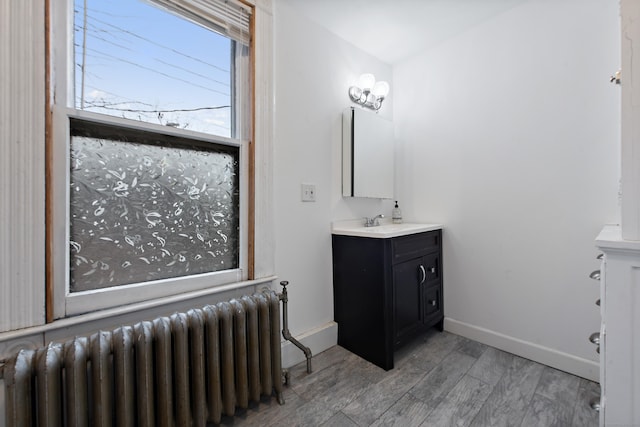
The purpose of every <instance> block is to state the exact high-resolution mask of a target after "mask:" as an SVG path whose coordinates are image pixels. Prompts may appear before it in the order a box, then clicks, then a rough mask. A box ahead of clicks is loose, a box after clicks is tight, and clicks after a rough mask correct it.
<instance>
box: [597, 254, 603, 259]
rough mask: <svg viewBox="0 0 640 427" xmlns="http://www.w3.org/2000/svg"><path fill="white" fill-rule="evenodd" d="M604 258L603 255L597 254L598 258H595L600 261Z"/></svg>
mask: <svg viewBox="0 0 640 427" xmlns="http://www.w3.org/2000/svg"><path fill="white" fill-rule="evenodd" d="M602 258H604V254H598V256H597V257H596V259H602Z"/></svg>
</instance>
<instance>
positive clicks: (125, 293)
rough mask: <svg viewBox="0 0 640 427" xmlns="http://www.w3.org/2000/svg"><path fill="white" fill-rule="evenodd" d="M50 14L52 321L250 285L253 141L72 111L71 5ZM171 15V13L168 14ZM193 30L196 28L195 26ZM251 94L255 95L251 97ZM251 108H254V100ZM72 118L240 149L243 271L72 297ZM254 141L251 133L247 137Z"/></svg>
mask: <svg viewBox="0 0 640 427" xmlns="http://www.w3.org/2000/svg"><path fill="white" fill-rule="evenodd" d="M55 6H56V7H52V8H51V15H52V16H51V22H52V24H51V28H52V31H51V48H52V51H51V67H52V69H51V82H52V84H51V92H52V93H51V98H50V99H52V101H53V105H52V107H51V109H52V119H53V120H52V123H53V131H52V136H51V144H52V149H51V158H50V179H51V180H52V181H51V187H50V188H51V190H52V194H49V195H48V197H52V198H53V200H54V201H53V202H50V203H49V206H51V212H50V215H51V220H50V225H51V227H52V228H53V230H52V233H51V234H50V235H51V236H52V242H51V245H52V248H51V251H50V253H51V256H50V261H51V263H52V265H51V266H50V268H51V269H52V274H51V276H50V277H51V279H52V284H50V286H49V289H51V290H52V295H50V296H49V298H52V299H53V301H52V304H51V303H50V305H49V306H50V307H51V308H52V315H53V316H52V317H53V319H58V318H63V317H68V316H73V315H77V314H81V313H87V312H93V311H96V310H102V309H107V308H111V307H115V306H120V305H125V304H132V303H136V302H142V301H148V300H151V299H156V298H161V297H167V296H171V295H178V294H183V293H185V292H192V291H199V290H203V289H208V288H212V287H219V286H223V285H229V284H233V283H238V282H241V281H244V280H247V279H248V247H249V242H248V225H249V224H248V221H249V212H248V206H249V200H248V195H249V185H248V182H249V179H250V176H249V169H248V166H249V140H248V139H246V136H247V135H245V138H244V139H241V140H237V139H231V138H225V137H220V136H212V135H207V134H204V133H200V132H195V131H190V130H183V129H175V128H171V127H169V126H162V125H156V124H153V123H146V122H139V121H134V120H127V119H122V118H119V117H115V116H108V115H104V114H98V113H93V112H89V111H82V110H76V109H75V108H74V96H73V95H74V74H73V72H72V71H73V70H74V55H73V42H74V40H73V37H74V32H73V20H74V16H73V0H62V1H60V2H55ZM167 13H168V12H167ZM194 25H195V24H194ZM249 93H251V91H249ZM250 102H254V101H253V100H251V101H250ZM70 118H77V119H81V120H86V121H91V122H96V123H99V124H108V125H116V126H119V127H125V128H131V129H138V130H147V131H150V132H154V133H161V134H165V135H174V136H179V137H186V138H190V139H196V140H199V141H204V142H211V143H215V144H223V145H228V146H233V147H239V151H240V156H239V157H240V158H239V163H240V171H239V172H240V175H239V182H240V209H239V211H240V236H239V238H240V248H239V254H238V255H239V268H236V269H230V270H224V271H218V272H211V273H203V274H197V275H190V276H183V277H178V278H170V279H162V280H154V281H149V282H142V283H136V284H130V285H123V286H117V287H112V288H104V289H96V290H89V291H83V292H73V293H71V292H70V268H69V266H70V250H69V239H70V203H69V200H70V190H69V186H70V156H69V153H70V144H71V135H70V124H69V123H70ZM247 134H248V135H250V134H251V133H250V132H247Z"/></svg>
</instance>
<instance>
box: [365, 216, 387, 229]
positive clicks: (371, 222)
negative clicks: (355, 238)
mask: <svg viewBox="0 0 640 427" xmlns="http://www.w3.org/2000/svg"><path fill="white" fill-rule="evenodd" d="M382 218H384V215H382V214H380V215H376V216H374V217H373V218H367V217H365V218H364V226H365V227H376V226H378V225H380V221H378V220H379V219H382Z"/></svg>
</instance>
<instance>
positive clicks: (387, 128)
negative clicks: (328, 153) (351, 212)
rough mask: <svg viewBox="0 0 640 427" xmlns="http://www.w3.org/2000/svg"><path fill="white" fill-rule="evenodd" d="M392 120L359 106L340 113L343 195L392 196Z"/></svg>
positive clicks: (383, 197)
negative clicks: (341, 114)
mask: <svg viewBox="0 0 640 427" xmlns="http://www.w3.org/2000/svg"><path fill="white" fill-rule="evenodd" d="M393 177H394V138H393V122H392V121H391V120H387V119H386V118H384V117H382V116H380V115H378V114H376V113H374V112H371V111H366V110H363V109H360V108H353V107H351V108H348V109H347V110H345V112H344V113H343V116H342V195H343V196H344V197H370V198H377V199H392V198H393V187H394V185H393Z"/></svg>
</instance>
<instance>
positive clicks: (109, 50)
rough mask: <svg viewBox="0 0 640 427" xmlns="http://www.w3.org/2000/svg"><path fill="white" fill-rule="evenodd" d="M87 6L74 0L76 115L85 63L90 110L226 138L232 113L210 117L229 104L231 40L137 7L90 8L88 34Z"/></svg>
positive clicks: (127, 3)
mask: <svg viewBox="0 0 640 427" xmlns="http://www.w3.org/2000/svg"><path fill="white" fill-rule="evenodd" d="M84 4H85V0H75V25H74V27H75V28H74V33H75V63H76V66H75V72H76V107H77V108H80V97H81V93H82V86H83V85H82V79H81V76H82V74H83V73H82V64H83V63H84V108H85V109H87V110H90V111H96V112H102V113H107V114H112V115H115V116H119V117H127V118H132V119H140V120H144V121H149V122H151V123H156V124H158V123H160V124H164V125H167V124H169V125H173V126H178V127H186V128H187V129H191V130H198V131H202V132H207V133H213V134H217V135H223V136H229V133H230V131H229V115H230V109H229V108H219V109H207V108H211V107H221V106H228V105H229V104H230V99H229V93H230V73H229V68H230V65H229V63H230V46H231V42H230V40H229V39H227V38H226V37H223V36H221V35H218V34H216V33H214V32H213V31H211V30H208V29H205V28H203V27H201V26H199V25H196V24H193V23H191V22H189V21H187V20H185V19H182V18H179V17H176V16H175V15H173V14H171V13H169V12H166V11H164V10H162V9H160V8H158V7H155V6H152V5H149V4H147V3H144V2H141V1H132V0H109V1H105V0H86V5H87V7H86V9H87V10H86V12H87V13H86V33H85V28H84V27H85V25H84V23H85V18H84ZM85 34H86V45H85V39H84V36H85ZM85 46H86V49H84V47H85ZM83 53H84V55H83ZM102 107H106V108H108V109H105V108H102ZM198 108H200V109H202V110H198V111H193V112H188V111H170V110H185V109H198ZM159 113H160V114H159Z"/></svg>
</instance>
